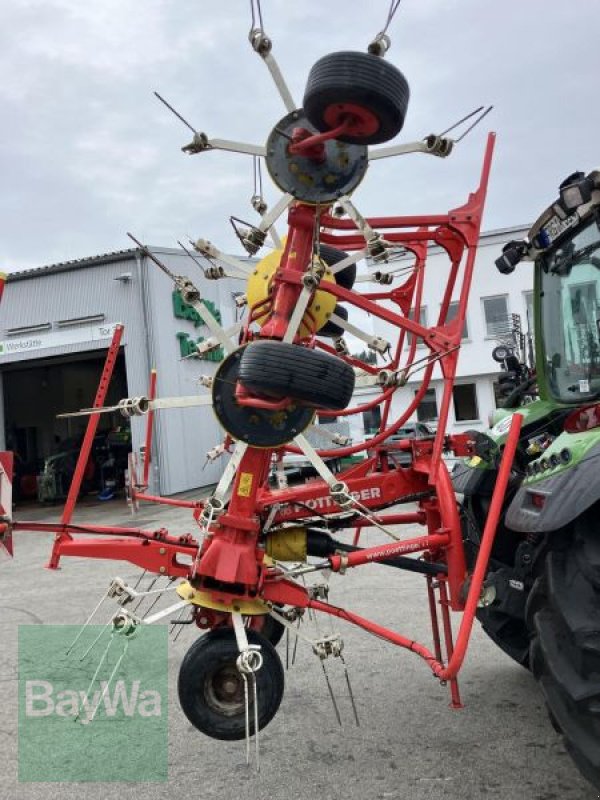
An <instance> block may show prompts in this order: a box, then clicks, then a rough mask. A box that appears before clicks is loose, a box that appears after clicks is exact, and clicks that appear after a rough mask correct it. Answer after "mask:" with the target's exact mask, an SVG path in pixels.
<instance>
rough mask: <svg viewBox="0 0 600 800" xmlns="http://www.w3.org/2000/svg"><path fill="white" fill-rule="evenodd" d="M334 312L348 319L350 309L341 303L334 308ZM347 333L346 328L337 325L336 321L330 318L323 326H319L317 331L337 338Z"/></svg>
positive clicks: (321, 334) (318, 333)
mask: <svg viewBox="0 0 600 800" xmlns="http://www.w3.org/2000/svg"><path fill="white" fill-rule="evenodd" d="M333 313H334V314H336V315H337V316H338V317H341V318H342V319H345V320H347V319H348V309H347V308H346V307H345V306H342V305H340V304H339V303H338V304H337V305H336V307H335V308H334V310H333ZM344 333H345V331H344V329H343V328H341V327H340V326H339V325H336V323H335V322H332V320H329V321H328V322H326V323H325V325H323V327H322V328H319V330H318V331H317V335H318V336H329V337H331V338H332V339H337V338H338V337H339V336H343V335H344Z"/></svg>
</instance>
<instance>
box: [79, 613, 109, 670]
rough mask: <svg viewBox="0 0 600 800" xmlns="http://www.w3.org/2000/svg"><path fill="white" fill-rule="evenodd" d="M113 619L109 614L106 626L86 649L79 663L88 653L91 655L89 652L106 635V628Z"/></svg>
mask: <svg viewBox="0 0 600 800" xmlns="http://www.w3.org/2000/svg"><path fill="white" fill-rule="evenodd" d="M113 617H114V614H111V615H110V619H109V620H108V622H107V623H106V625H104V626H103V628H102V630H101V631H100V633H99V634H98V636H96V638H95V639H94V641H93V642H92V643H91V645H90V646H89V647H88V649H87V650H86V651H85V653H84V654H83V655H82V656H81V658H80V659H79V660H80V661H83V660H84V659H85V658H86V657H87V656H88V655H89V653H91V651H92V650H93V649H94V647H95V646H96V645H97V644H98V642H99V641H100V639H101V638H102V636H104V634H105V633H106V631H107V630H108V628H109V627H110V626H111V625H112V621H113Z"/></svg>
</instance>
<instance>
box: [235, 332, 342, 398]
mask: <svg viewBox="0 0 600 800" xmlns="http://www.w3.org/2000/svg"><path fill="white" fill-rule="evenodd" d="M239 380H240V382H241V383H243V384H244V386H246V388H248V389H250V391H251V392H255V393H256V394H262V395H267V396H270V397H291V398H293V399H294V400H300V401H302V402H304V403H310V404H311V405H315V406H320V407H322V408H329V409H332V410H336V411H337V410H340V409H342V408H346V406H347V405H348V403H349V402H350V398H351V397H352V392H353V391H354V370H353V369H352V367H351V366H350V365H349V364H346V362H345V361H342V359H341V358H337V357H336V356H332V355H329V353H322V352H320V351H318V350H309V349H307V348H306V347H302V346H301V345H297V344H289V343H287V342H279V341H270V340H263V341H256V342H250V344H248V345H247V346H246V347H245V349H244V354H243V356H242V360H241V363H240V373H239Z"/></svg>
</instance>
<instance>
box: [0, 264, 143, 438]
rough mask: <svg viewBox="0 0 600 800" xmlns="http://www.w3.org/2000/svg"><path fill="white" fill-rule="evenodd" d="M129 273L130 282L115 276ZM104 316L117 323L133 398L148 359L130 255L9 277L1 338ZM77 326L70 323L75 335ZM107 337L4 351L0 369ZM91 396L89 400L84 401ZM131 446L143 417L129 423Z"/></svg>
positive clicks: (103, 345)
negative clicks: (11, 332)
mask: <svg viewBox="0 0 600 800" xmlns="http://www.w3.org/2000/svg"><path fill="white" fill-rule="evenodd" d="M126 272H131V273H132V279H131V280H130V281H126V282H124V281H119V280H115V278H117V277H118V276H119V275H122V274H123V273H126ZM97 314H103V315H104V317H105V320H104V322H105V323H106V324H109V323H116V322H122V323H124V325H125V331H124V336H123V340H122V341H123V344H124V352H125V364H126V371H127V385H128V390H129V393H130V394H131V395H132V396H135V395H140V394H145V393H146V391H147V386H148V375H149V369H150V367H149V363H148V358H147V348H146V336H145V325H144V314H143V310H142V287H141V284H140V280H139V276H138V275H137V267H136V260H135V257H127V256H126V255H125V256H124V257H123V259H121V260H118V261H112V262H110V263H100V264H88V265H83V266H81V267H79V268H74V269H69V270H67V271H58V272H55V271H52V270H49V271H43V270H41V271H40V273H39V275H35V276H28V277H26V278H24V279H18V280H9V282H8V283H7V285H6V288H5V293H4V297H3V298H2V303H1V304H0V338H1V339H3V340H7V335H6V331H7V329H14V328H18V327H24V326H33V325H44V324H46V323H51V324H52V329H51V330H52V331H54V330H57V329H58V326H57V322H58V320H69V319H74V318H79V317H87V316H93V315H97ZM77 327H78V326H73V327H71V326H69V330H72V331H73V334H74V337H76V336H77ZM109 343H110V339H104V340H99V341H87V342H85V341H84V342H77V343H74V344H62V345H59V346H56V347H47V348H43V349H39V350H32V351H31V352H27V353H23V352H21V353H15V354H10V355H3V356H2V358H1V359H0V370H1V369H2V368H3V367H5V366H8V365H10V364H12V363H14V362H16V361H19V362H23V361H24V360H35V359H40V358H48V357H49V356H61V355H65V354H67V353H84V352H89V351H92V350H106V349H107V347H108V345H109ZM93 400H94V397H93V395H92V397H90V398H89V401H90V402H89V404H90V405H91V403H92V402H93ZM132 422H133V424H132V441H133V447H134V448H136V449H137V448H139V447H140V446H141V444H142V443H143V437H144V420H143V419H137V420H133V421H132Z"/></svg>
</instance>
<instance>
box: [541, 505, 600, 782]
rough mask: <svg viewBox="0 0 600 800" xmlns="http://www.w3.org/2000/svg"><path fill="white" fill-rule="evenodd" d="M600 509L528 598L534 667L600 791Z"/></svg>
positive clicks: (564, 542)
mask: <svg viewBox="0 0 600 800" xmlns="http://www.w3.org/2000/svg"><path fill="white" fill-rule="evenodd" d="M597 513H598V509H597V508H594V509H593V510H592V511H589V512H587V513H585V514H583V515H582V516H581V517H579V519H577V520H576V521H575V523H574V525H573V531H572V535H568V536H564V537H560V538H559V539H557V541H556V542H555V543H554V545H553V547H552V550H551V551H550V552H549V553H548V556H547V558H546V563H545V571H544V574H543V575H542V576H540V577H539V578H538V579H537V581H536V582H535V584H534V587H533V589H532V591H531V594H530V597H529V600H528V604H527V621H528V623H529V625H530V626H531V629H532V640H531V647H530V664H531V670H532V672H533V674H534V676H535V678H536V680H537V682H538V683H539V685H540V688H541V690H542V692H543V694H544V698H545V700H546V704H547V706H548V710H549V713H550V718H551V720H552V721H553V725H554V726H555V727H556V728H557V729H558V730H559V731H560V732H561V733H562V735H563V737H564V741H565V745H566V747H567V750H568V751H569V753H570V754H571V756H572V758H573V760H574V761H575V763H576V765H577V766H578V768H579V770H580V771H581V773H582V774H583V775H584V776H585V777H586V778H587V779H588V780H589V781H590V782H591V783H592V784H593V785H594V786H595V787H596V789H600V531H598V527H597V523H596V522H595V520H594V517H595V516H596V518H597Z"/></svg>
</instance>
